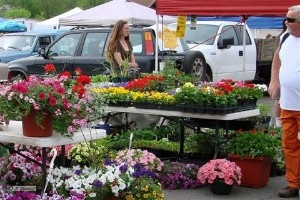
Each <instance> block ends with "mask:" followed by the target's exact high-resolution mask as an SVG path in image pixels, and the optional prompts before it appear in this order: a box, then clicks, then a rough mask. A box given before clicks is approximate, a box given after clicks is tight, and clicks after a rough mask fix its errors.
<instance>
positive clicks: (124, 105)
mask: <svg viewBox="0 0 300 200" xmlns="http://www.w3.org/2000/svg"><path fill="white" fill-rule="evenodd" d="M108 106H116V107H130V106H132V102H125V101H123V102H109V103H108Z"/></svg>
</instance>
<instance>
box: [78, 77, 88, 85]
mask: <svg viewBox="0 0 300 200" xmlns="http://www.w3.org/2000/svg"><path fill="white" fill-rule="evenodd" d="M77 82H78V83H80V84H82V85H86V84H90V83H91V78H90V77H89V76H87V75H81V76H79V77H78V78H77Z"/></svg>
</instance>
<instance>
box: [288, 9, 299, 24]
mask: <svg viewBox="0 0 300 200" xmlns="http://www.w3.org/2000/svg"><path fill="white" fill-rule="evenodd" d="M289 10H290V11H294V12H296V13H297V18H296V19H297V21H298V22H300V5H295V6H291V7H289Z"/></svg>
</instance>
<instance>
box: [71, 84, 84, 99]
mask: <svg viewBox="0 0 300 200" xmlns="http://www.w3.org/2000/svg"><path fill="white" fill-rule="evenodd" d="M73 91H74V92H76V93H77V94H78V95H79V97H80V98H81V97H82V95H83V94H84V92H85V90H84V87H83V85H81V84H77V85H74V87H73Z"/></svg>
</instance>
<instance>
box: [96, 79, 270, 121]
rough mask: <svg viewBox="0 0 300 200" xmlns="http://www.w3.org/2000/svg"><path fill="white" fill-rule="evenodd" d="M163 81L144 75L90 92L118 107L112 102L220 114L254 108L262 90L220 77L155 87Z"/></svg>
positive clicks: (147, 107) (146, 107) (261, 94)
mask: <svg viewBox="0 0 300 200" xmlns="http://www.w3.org/2000/svg"><path fill="white" fill-rule="evenodd" d="M163 83H164V82H163V81H162V77H158V76H146V77H143V78H141V79H136V80H133V81H130V82H127V83H125V84H124V85H122V86H121V87H119V85H115V86H114V85H110V86H109V87H105V88H98V89H95V90H94V91H95V92H99V93H103V94H104V95H106V97H107V99H108V100H109V101H110V102H111V103H113V104H110V105H113V106H118V105H117V104H116V102H119V103H120V106H124V105H125V106H126V105H128V104H127V103H126V102H132V106H135V107H137V108H144V109H161V110H164V109H165V110H177V111H182V112H191V113H205V114H221V115H224V114H229V113H234V112H237V111H244V110H250V109H254V108H256V102H257V99H258V98H261V97H263V93H264V91H265V90H266V87H265V86H264V85H255V84H250V83H246V82H243V81H240V82H233V81H231V80H222V81H220V82H217V83H206V82H203V83H201V84H199V85H195V84H193V83H190V82H186V83H184V84H183V85H182V86H179V87H177V88H173V89H172V90H168V91H164V90H163V88H164V87H162V88H161V87H160V89H158V88H157V86H162V85H163ZM151 89H152V90H151ZM122 103H123V104H122ZM128 106H130V104H129V105H128Z"/></svg>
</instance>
